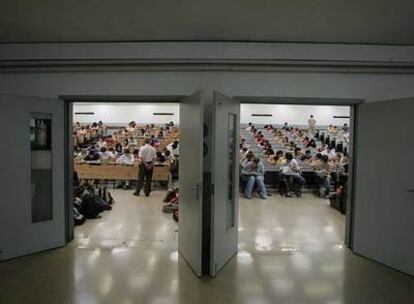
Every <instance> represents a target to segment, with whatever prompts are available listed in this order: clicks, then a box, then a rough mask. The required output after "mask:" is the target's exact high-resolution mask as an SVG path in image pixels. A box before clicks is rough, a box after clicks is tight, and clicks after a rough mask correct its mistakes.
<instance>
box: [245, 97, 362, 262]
mask: <svg viewBox="0 0 414 304" xmlns="http://www.w3.org/2000/svg"><path fill="white" fill-rule="evenodd" d="M353 112H354V108H353V106H343V105H326V104H323V105H318V104H317V102H315V103H314V104H311V105H309V104H306V105H304V104H283V103H277V104H275V103H274V104H258V103H254V104H250V103H242V104H241V121H240V138H241V142H240V168H241V171H240V173H241V174H240V191H241V192H240V205H239V210H240V211H239V228H238V229H239V250H240V252H239V255H240V254H241V255H243V254H249V253H251V252H256V253H261V252H269V251H277V252H282V253H291V252H295V251H306V250H310V251H318V250H324V248H325V247H334V248H340V249H342V248H344V247H345V243H346V244H347V245H348V246H351V244H350V239H349V238H348V236H349V235H350V234H349V231H348V230H349V229H351V224H350V219H351V216H352V215H351V214H348V213H350V212H349V210H350V206H347V204H349V201H350V199H349V196H350V195H348V194H349V193H351V191H350V188H351V178H350V172H351V171H352V170H350V169H351V168H352V145H353V128H354V119H353Z"/></svg>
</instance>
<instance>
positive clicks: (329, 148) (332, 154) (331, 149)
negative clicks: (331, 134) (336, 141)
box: [321, 145, 336, 158]
mask: <svg viewBox="0 0 414 304" xmlns="http://www.w3.org/2000/svg"><path fill="white" fill-rule="evenodd" d="M321 154H322V155H326V156H328V158H333V157H335V156H336V153H335V148H334V147H332V146H330V145H329V146H328V145H326V146H325V147H324V149H323V150H322V152H321Z"/></svg>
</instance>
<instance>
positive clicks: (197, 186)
mask: <svg viewBox="0 0 414 304" xmlns="http://www.w3.org/2000/svg"><path fill="white" fill-rule="evenodd" d="M199 188H200V186H199V183H195V184H194V186H192V187H191V190H192V191H193V192H194V193H195V197H196V199H197V200H198V196H199V195H198V192H199Z"/></svg>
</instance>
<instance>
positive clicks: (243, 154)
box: [240, 148, 249, 162]
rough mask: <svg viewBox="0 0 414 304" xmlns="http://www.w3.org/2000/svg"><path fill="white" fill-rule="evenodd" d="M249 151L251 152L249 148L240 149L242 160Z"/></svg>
mask: <svg viewBox="0 0 414 304" xmlns="http://www.w3.org/2000/svg"><path fill="white" fill-rule="evenodd" d="M247 153H249V150H248V149H247V148H242V149H241V150H240V162H242V161H243V160H244V159H245V158H246V155H247Z"/></svg>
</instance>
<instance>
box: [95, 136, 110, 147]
mask: <svg viewBox="0 0 414 304" xmlns="http://www.w3.org/2000/svg"><path fill="white" fill-rule="evenodd" d="M96 145H97V146H98V148H99V149H102V148H106V147H107V145H108V144H107V143H106V142H105V141H104V139H103V138H102V137H99V139H98V142H97V143H96Z"/></svg>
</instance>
